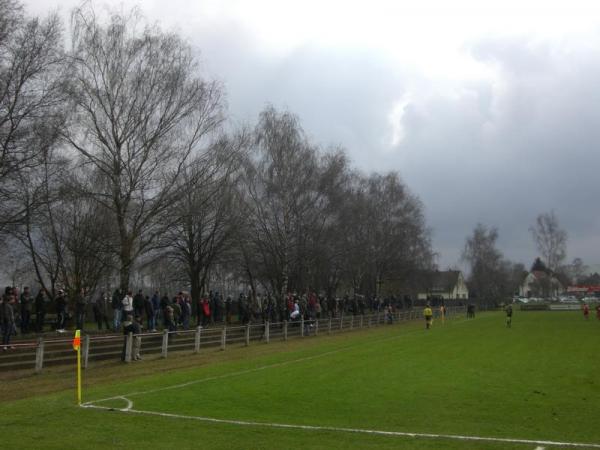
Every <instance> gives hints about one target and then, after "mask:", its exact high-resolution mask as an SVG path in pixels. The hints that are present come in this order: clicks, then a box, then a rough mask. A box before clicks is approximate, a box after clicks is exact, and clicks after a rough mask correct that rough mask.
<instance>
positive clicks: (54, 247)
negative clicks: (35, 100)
mask: <svg viewBox="0 0 600 450" xmlns="http://www.w3.org/2000/svg"><path fill="white" fill-rule="evenodd" d="M28 174H29V177H28V178H27V180H26V182H25V183H23V187H22V190H21V191H20V192H19V194H18V195H17V196H16V198H15V202H19V204H20V208H21V209H22V210H23V211H24V212H25V213H24V214H23V218H22V221H21V222H22V223H21V224H20V225H19V226H18V227H13V228H12V235H13V236H14V237H15V238H16V239H17V240H18V241H19V242H21V244H22V245H23V246H24V248H25V249H26V250H27V253H28V256H29V261H30V262H31V265H32V267H33V271H34V273H35V277H36V279H37V281H38V283H39V284H40V285H41V286H42V287H43V288H44V289H45V290H46V291H47V292H48V293H49V294H50V295H51V296H53V295H54V293H55V291H56V287H57V286H58V285H60V286H61V287H63V288H65V289H66V290H67V291H68V292H69V293H70V294H75V293H77V292H79V290H80V289H81V288H86V289H92V290H93V289H95V288H96V286H97V285H98V284H99V283H100V282H101V281H102V280H103V279H104V278H106V276H107V275H108V274H109V273H110V270H111V267H112V258H111V256H112V254H111V253H110V252H109V251H108V250H109V249H108V246H107V241H108V239H109V238H110V226H109V224H108V223H107V222H108V216H107V215H106V214H103V213H102V211H101V210H99V209H98V208H97V205H96V204H95V203H94V202H93V201H92V200H91V199H90V198H86V197H82V196H81V195H79V194H78V190H76V189H73V180H74V178H75V177H76V176H77V174H76V171H75V170H73V166H72V164H70V163H69V161H67V160H65V158H63V157H60V156H55V155H54V152H49V153H48V154H47V158H46V161H45V163H44V165H43V166H41V167H40V168H38V169H37V170H35V171H29V172H28Z"/></svg>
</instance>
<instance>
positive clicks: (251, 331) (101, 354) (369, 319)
mask: <svg viewBox="0 0 600 450" xmlns="http://www.w3.org/2000/svg"><path fill="white" fill-rule="evenodd" d="M465 309H466V308H465V307H463V306H456V307H448V308H447V309H446V318H450V317H453V316H456V315H458V314H461V315H462V314H464V312H465ZM422 318H423V310H422V309H411V310H399V311H395V312H393V313H391V314H390V313H388V312H386V311H379V312H373V313H370V314H363V315H354V314H348V313H346V314H340V315H338V316H336V317H326V318H313V319H310V320H304V319H299V320H292V321H284V322H263V323H249V324H247V325H222V326H219V325H213V326H207V327H201V326H200V327H197V328H194V329H189V330H177V331H168V330H164V331H162V332H148V333H141V334H139V335H134V334H131V333H130V334H128V335H125V336H124V335H122V334H113V335H102V336H92V335H84V336H83V338H82V342H81V345H82V365H83V367H84V368H88V367H89V366H90V362H93V361H102V360H111V359H112V360H114V359H116V358H119V357H120V358H121V359H122V360H123V361H125V362H131V361H133V360H135V359H137V357H138V356H140V357H141V358H144V357H145V356H148V355H160V356H162V357H163V358H168V357H169V355H170V354H171V353H173V352H192V353H200V352H201V351H202V350H204V349H210V348H212V349H215V348H220V349H221V350H225V349H226V348H227V347H229V346H236V345H237V346H249V345H250V343H251V342H263V343H266V344H268V343H269V342H274V341H287V340H289V339H298V338H308V337H313V336H319V335H331V334H335V333H340V332H348V331H352V330H360V329H365V328H372V327H378V326H383V325H386V324H398V323H403V322H407V321H413V320H418V319H422ZM436 318H440V311H439V309H436V310H434V319H436ZM71 345H72V339H70V338H59V339H44V338H43V337H39V338H38V339H37V341H34V342H28V343H16V344H14V345H13V348H12V349H10V350H9V351H7V352H3V354H2V355H0V371H3V370H19V369H28V368H33V369H34V370H35V372H36V373H39V372H42V370H43V368H44V367H48V366H52V365H60V364H71V363H73V361H74V352H73V349H72V347H71Z"/></svg>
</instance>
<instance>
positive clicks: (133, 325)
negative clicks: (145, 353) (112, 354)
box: [121, 314, 142, 361]
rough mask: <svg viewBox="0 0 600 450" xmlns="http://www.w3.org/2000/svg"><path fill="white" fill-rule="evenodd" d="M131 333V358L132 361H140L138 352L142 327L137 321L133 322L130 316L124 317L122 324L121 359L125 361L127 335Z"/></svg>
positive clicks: (140, 344) (140, 345) (140, 346)
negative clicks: (123, 337) (123, 339)
mask: <svg viewBox="0 0 600 450" xmlns="http://www.w3.org/2000/svg"><path fill="white" fill-rule="evenodd" d="M129 333H133V347H132V349H131V357H132V359H133V360H134V361H140V360H141V359H142V357H141V355H140V350H141V348H142V336H141V333H142V327H141V326H140V324H139V322H138V321H137V320H134V318H133V316H132V315H131V314H126V315H125V321H124V322H123V334H124V335H125V341H124V342H123V353H122V356H121V359H122V360H123V361H125V354H126V352H127V335H128V334H129Z"/></svg>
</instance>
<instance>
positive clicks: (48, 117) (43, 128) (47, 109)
mask: <svg viewBox="0 0 600 450" xmlns="http://www.w3.org/2000/svg"><path fill="white" fill-rule="evenodd" d="M63 55H64V53H63V48H62V32H61V26H60V22H59V20H58V17H57V16H56V15H51V16H49V17H48V18H46V19H43V20H42V19H38V18H29V17H26V16H25V15H24V13H23V9H22V6H21V5H20V3H18V2H16V1H13V0H0V230H1V229H3V228H6V226H9V225H11V224H15V223H17V222H19V221H21V220H22V219H23V214H24V211H23V210H22V209H19V207H18V206H19V205H18V203H16V202H14V198H15V194H16V193H18V192H19V191H20V189H21V186H22V182H23V179H22V178H21V176H22V172H24V171H27V170H31V169H34V168H36V167H38V166H39V165H41V164H43V160H44V158H43V154H44V153H45V152H47V151H48V149H49V148H51V147H52V145H54V143H55V142H56V140H57V137H58V128H59V127H60V126H61V125H62V123H63V122H64V108H63V103H64V95H63V84H64V76H63V74H62V72H63V67H64V65H63V62H64V57H63Z"/></svg>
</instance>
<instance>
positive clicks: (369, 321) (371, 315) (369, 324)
mask: <svg viewBox="0 0 600 450" xmlns="http://www.w3.org/2000/svg"><path fill="white" fill-rule="evenodd" d="M372 317H373V314H369V320H368V321H367V327H369V328H371V318H372Z"/></svg>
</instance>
